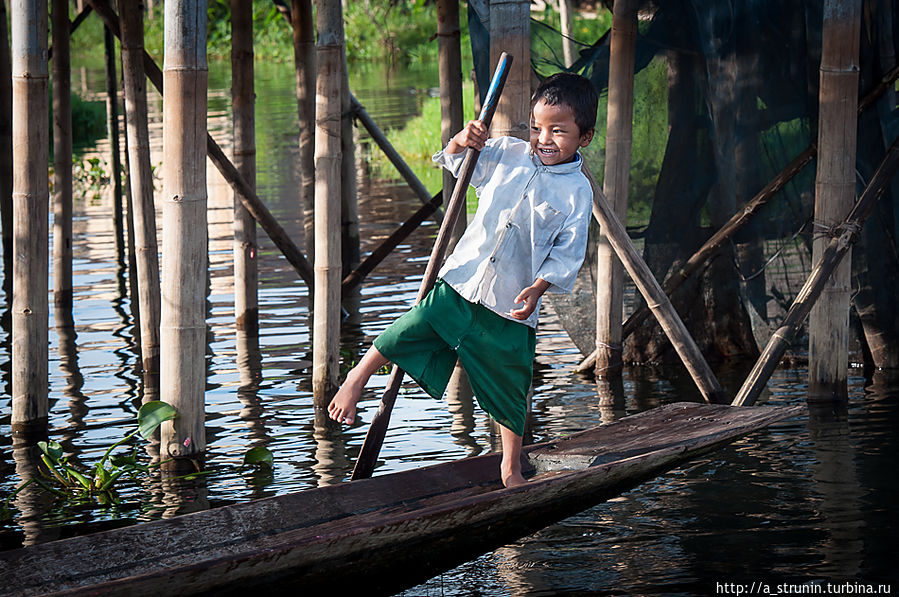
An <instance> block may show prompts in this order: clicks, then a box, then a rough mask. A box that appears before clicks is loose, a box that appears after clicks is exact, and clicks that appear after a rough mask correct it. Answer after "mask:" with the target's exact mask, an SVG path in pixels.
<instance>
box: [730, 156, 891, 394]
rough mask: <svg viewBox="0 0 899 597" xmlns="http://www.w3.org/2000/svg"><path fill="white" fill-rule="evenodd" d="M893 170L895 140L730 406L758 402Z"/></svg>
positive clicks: (888, 180) (853, 241) (856, 235)
mask: <svg viewBox="0 0 899 597" xmlns="http://www.w3.org/2000/svg"><path fill="white" fill-rule="evenodd" d="M897 169H899V139H897V140H896V141H894V142H893V145H892V146H891V147H890V149H889V151H888V152H887V155H886V157H884V159H883V161H881V162H880V166H878V168H877V171H876V172H875V173H874V176H873V177H872V178H871V182H870V183H869V184H868V187H867V188H866V189H865V191H864V193H862V196H861V197H860V198H859V200H858V202H857V203H856V204H855V205H854V206H853V207H852V210H851V211H850V212H849V215H848V216H846V218H845V220H844V221H843V222H842V223H841V224H840V225H839V226H838V227H836V228H835V230H834V232H835V234H834V235H832V236H831V237H830V238H829V240H828V241H827V246H826V247H825V248H824V250H823V251H822V254H821V257H820V258H819V259H818V261H817V262H816V263H815V267H814V268H812V273H811V274H810V275H809V277H808V279H807V280H806V281H805V284H804V285H803V286H802V288H801V289H800V290H799V293H798V294H797V295H796V299H795V300H794V301H793V304H792V305H791V306H790V310H789V311H788V312H787V315H786V317H784V320H783V323H782V324H781V326H780V327H779V328H778V329H777V330H776V331H775V332H774V333H773V334H772V335H771V339H770V340H769V341H768V345H767V346H766V347H765V350H764V351H762V355H761V356H760V357H759V360H758V361H756V364H755V366H754V367H753V368H752V371H751V372H750V373H749V375H748V376H747V377H746V381H744V382H743V386H742V387H741V388H740V391H739V392H737V395H736V396H735V397H734V400H733V402H732V405H733V406H752V405H753V404H755V402H756V400H758V397H759V395H760V394H761V392H762V390H763V389H764V387H765V384H767V383H768V379H770V378H771V374H772V373H773V372H774V370H775V369H776V368H777V365H778V363H780V359H781V358H782V357H783V355H784V353H785V352H786V350H787V348H789V346H790V342H791V341H792V340H793V337H794V336H795V334H796V331H797V330H798V329H799V327H800V326H801V325H802V322H803V321H805V318H806V317H807V316H808V315H809V313H810V312H811V311H812V307H813V306H814V304H815V301H816V300H817V299H818V297H819V296H821V293H822V292H823V291H824V289H825V287H826V286H827V285H828V284H829V283H830V282H829V279H830V276H831V275H832V274H833V272H834V271H835V270H836V269H837V267H838V266H839V265H840V262H841V261H842V260H843V258H844V257H845V256H846V255H847V254H848V253H849V250H850V248H851V247H852V245H853V243H855V241H856V240H857V239H858V236H859V234H860V233H861V229H862V225H863V224H864V222H865V219H866V218H867V217H868V216H869V215H870V213H871V210H872V209H874V205H875V204H876V203H877V200H878V199H879V198H880V197H881V195H883V193H884V191H885V190H886V188H887V185H888V184H889V182H890V180H891V179H892V177H893V175H894V174H895V173H896V170H897Z"/></svg>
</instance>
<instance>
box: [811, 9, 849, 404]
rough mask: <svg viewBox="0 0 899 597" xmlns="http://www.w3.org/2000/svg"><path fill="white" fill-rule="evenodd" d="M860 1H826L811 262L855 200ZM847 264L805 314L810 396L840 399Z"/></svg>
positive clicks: (844, 391)
mask: <svg viewBox="0 0 899 597" xmlns="http://www.w3.org/2000/svg"><path fill="white" fill-rule="evenodd" d="M861 4H862V3H861V0H825V2H824V25H823V28H822V33H821V36H822V50H821V67H820V73H821V83H820V89H819V94H820V95H819V98H820V99H819V101H818V104H819V110H818V161H817V168H818V169H817V174H816V175H815V216H814V225H815V230H814V234H813V240H812V261H813V262H816V263H817V262H818V261H820V260H821V258H822V257H823V254H824V250H825V248H826V247H827V244H828V240H827V235H826V232H827V231H828V230H830V229H832V228H833V227H834V226H837V225H838V224H839V223H840V222H841V221H842V219H843V217H844V216H845V214H846V213H847V212H848V211H849V210H850V209H851V207H852V204H853V202H854V201H855V146H856V132H857V129H858V127H857V122H856V114H857V105H858V56H859V38H860V35H861ZM850 269H851V268H850V261H849V260H848V259H847V260H846V261H845V262H844V263H843V264H842V265H840V266H839V267H838V268H837V270H836V271H835V272H834V275H833V279H832V282H831V284H830V286H829V287H828V288H827V290H826V291H825V294H824V296H823V297H822V299H821V300H819V301H818V302H817V303H816V304H815V306H814V307H813V308H812V310H811V313H810V315H809V355H808V358H809V372H808V374H809V393H810V394H814V395H826V396H836V397H841V398H845V397H846V396H847V392H848V388H847V377H848V366H849V295H850V293H851V281H850V275H851V271H850Z"/></svg>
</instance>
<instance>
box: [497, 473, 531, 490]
mask: <svg viewBox="0 0 899 597" xmlns="http://www.w3.org/2000/svg"><path fill="white" fill-rule="evenodd" d="M502 478H503V485H504V486H506V487H517V486H518V485H524V484H525V483H527V482H528V480H527V479H525V478H524V477H522V476H521V473H509V474H508V475H506V474H503V475H502Z"/></svg>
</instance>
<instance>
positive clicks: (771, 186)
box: [577, 66, 899, 373]
mask: <svg viewBox="0 0 899 597" xmlns="http://www.w3.org/2000/svg"><path fill="white" fill-rule="evenodd" d="M897 78H899V66H897V67H893V68H892V69H890V71H889V72H887V73H886V74H885V75H884V76H883V77H882V78H881V80H880V82H878V84H877V85H875V86H874V87H873V88H872V89H870V90H869V91H868V92H867V93H866V94H865V95H864V97H863V98H862V99H861V100H859V103H858V114H859V115H861V113H862V112H863V111H865V110H866V109H867V108H868V107H870V106H871V105H873V104H874V102H876V101H877V99H878V98H880V97H881V96H883V94H884V93H885V92H886V91H887V90H889V89H890V88H891V86H892V84H893V83H894V82H895V81H896V79H897ZM817 153H818V148H817V147H816V146H815V144H814V143H811V144H809V146H808V147H806V148H805V149H804V150H803V151H802V152H801V153H800V154H799V155H797V156H796V157H795V158H793V160H792V161H791V162H790V163H789V164H787V165H786V166H784V168H783V170H781V171H780V172H778V173H777V175H776V176H775V177H774V178H772V179H771V180H770V181H769V182H768V184H767V185H765V187H764V188H763V189H762V190H760V191H759V192H758V193H756V195H755V197H753V198H752V199H750V200H749V201H748V202H746V204H745V205H744V206H743V207H742V208H740V209H739V210H738V211H737V212H736V213H734V215H733V216H731V218H730V220H728V221H727V223H726V224H724V226H722V227H721V228H720V229H719V230H718V231H717V232H715V234H713V235H712V236H711V237H710V238H709V239H708V240H707V241H706V242H705V243H704V244H703V245H702V246H701V247H700V248H699V249H697V250H696V252H695V253H693V255H691V256H690V258H689V259H687V261H686V262H685V263H684V265H683V266H682V267H681V268H680V269H679V270H677V271H676V272H672V273H671V274H669V276H668V277H667V278H666V279H665V281H664V283H663V284H662V289H663V290H664V291H665V294H666V295H668V296H669V297H670V296H672V295H673V293H674V292H675V291H676V290H677V289H678V288H680V286H681V284H683V283H684V282H685V281H686V280H687V279H688V278H689V277H690V276H692V275H693V274H694V273H696V272H697V271H698V270H699V269H700V268H701V267H702V266H703V265H704V264H705V263H706V262H707V261H708V260H709V259H711V258H712V257H713V256H714V255H716V254H717V253H718V251H719V250H721V248H722V247H724V246H726V245H727V241H728V240H729V239H730V238H732V237H733V236H734V234H736V233H737V231H738V230H740V229H741V228H742V227H743V226H744V225H746V224H747V223H749V221H750V220H751V219H752V218H753V216H755V214H757V213H758V212H759V211H760V210H761V208H762V206H764V205H765V204H767V203H768V201H770V200H771V199H772V198H773V197H774V196H775V195H776V194H777V193H779V192H780V191H781V189H783V188H784V187H785V186H786V184H787V183H788V182H790V181H791V180H792V179H793V178H795V177H796V175H797V174H799V172H801V171H802V169H803V168H804V167H805V166H806V165H807V164H808V163H809V162H811V161H812V160H813V159H814V158H815V156H816V155H817ZM649 315H650V310H649V308H648V307H647V306H646V305H642V306H641V307H639V308H638V309H637V310H636V311H634V312H633V313H632V314H631V316H630V317H628V318H627V321H625V322H624V326H623V329H622V331H621V337H622V340H624V339H625V338H627V337H628V336H630V335H631V334H632V333H633V332H634V331H635V330H636V329H637V327H639V325H640V324H641V323H643V322H644V321H645V320H646V318H647V317H648V316H649ZM595 363H596V351H594V352H593V353H591V354H590V355H589V356H587V357H586V358H585V359H584V360H583V361H582V362H581V363H580V364H579V365H578V367H577V371H578V372H579V373H583V372H585V371H590V370H592V369H593V368H594V365H595Z"/></svg>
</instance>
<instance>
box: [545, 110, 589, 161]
mask: <svg viewBox="0 0 899 597" xmlns="http://www.w3.org/2000/svg"><path fill="white" fill-rule="evenodd" d="M592 139H593V129H590V130H589V131H586V132H584V133H581V130H580V128H579V127H578V125H577V123H576V122H575V121H574V110H572V109H571V107H570V106H568V105H565V104H557V105H554V106H551V105H549V104H547V103H546V102H545V101H543V100H540V101H538V102H537V103H536V104H534V109H533V110H531V149H532V150H533V151H534V153H535V154H537V157H539V158H540V162H541V163H543V165H544V166H554V165H556V164H564V163H566V162H570V161H572V160H573V159H574V154H575V153H576V152H577V150H578V148H579V147H587V145H589V144H590V141H591V140H592Z"/></svg>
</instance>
